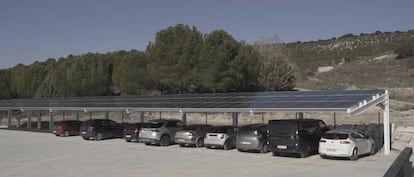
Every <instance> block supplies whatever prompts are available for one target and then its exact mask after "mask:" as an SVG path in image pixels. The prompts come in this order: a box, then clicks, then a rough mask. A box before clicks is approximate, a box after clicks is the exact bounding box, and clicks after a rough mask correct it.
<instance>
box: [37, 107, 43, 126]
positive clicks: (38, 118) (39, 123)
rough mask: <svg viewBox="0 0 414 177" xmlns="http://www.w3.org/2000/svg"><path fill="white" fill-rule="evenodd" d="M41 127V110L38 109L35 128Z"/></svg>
mask: <svg viewBox="0 0 414 177" xmlns="http://www.w3.org/2000/svg"><path fill="white" fill-rule="evenodd" d="M41 128H42V111H39V117H37V129H41Z"/></svg>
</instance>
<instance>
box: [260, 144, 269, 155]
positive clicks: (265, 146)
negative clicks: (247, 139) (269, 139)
mask: <svg viewBox="0 0 414 177" xmlns="http://www.w3.org/2000/svg"><path fill="white" fill-rule="evenodd" d="M268 152H269V147H268V146H267V144H266V143H263V144H262V147H261V148H260V153H262V154H264V153H268Z"/></svg>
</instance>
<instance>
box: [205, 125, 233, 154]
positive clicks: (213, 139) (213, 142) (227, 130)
mask: <svg viewBox="0 0 414 177" xmlns="http://www.w3.org/2000/svg"><path fill="white" fill-rule="evenodd" d="M237 129H238V128H237V127H233V126H217V127H214V128H213V130H212V131H211V132H208V133H207V134H206V137H205V139H204V144H205V146H206V148H213V147H215V148H224V150H230V149H233V148H235V147H236V145H235V143H236V133H237Z"/></svg>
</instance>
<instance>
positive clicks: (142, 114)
mask: <svg viewBox="0 0 414 177" xmlns="http://www.w3.org/2000/svg"><path fill="white" fill-rule="evenodd" d="M144 115H145V114H144V112H141V123H144V121H145V120H144V118H145V117H144Z"/></svg>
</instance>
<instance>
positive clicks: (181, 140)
mask: <svg viewBox="0 0 414 177" xmlns="http://www.w3.org/2000/svg"><path fill="white" fill-rule="evenodd" d="M212 129H213V126H212V125H206V124H202V125H188V126H186V127H185V128H184V129H183V130H180V131H178V132H177V133H175V143H177V144H178V145H179V146H181V147H183V146H194V145H195V146H196V147H204V137H205V136H206V133H207V132H209V131H211V130H212Z"/></svg>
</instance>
